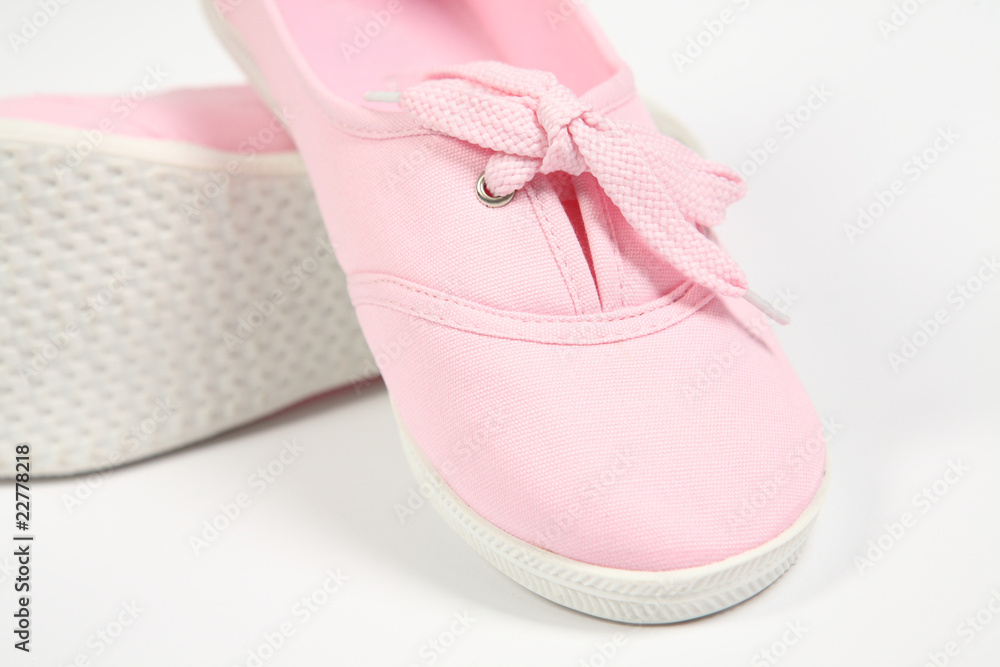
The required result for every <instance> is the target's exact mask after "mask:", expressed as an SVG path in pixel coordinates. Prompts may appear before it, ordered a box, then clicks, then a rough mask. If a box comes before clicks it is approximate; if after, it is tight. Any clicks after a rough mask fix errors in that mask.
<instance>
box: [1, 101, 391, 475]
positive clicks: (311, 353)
mask: <svg viewBox="0 0 1000 667" xmlns="http://www.w3.org/2000/svg"><path fill="white" fill-rule="evenodd" d="M95 136H96V135H95ZM92 139H93V137H92V138H91V139H87V138H86V137H85V136H84V135H83V133H82V132H81V131H80V130H76V129H68V128H63V127H57V126H51V125H43V124H36V123H31V122H26V121H17V120H3V121H0V267H2V272H0V294H2V299H3V301H2V304H0V378H2V380H0V383H2V384H0V425H2V428H0V438H2V440H3V442H0V476H2V477H10V476H12V474H13V472H14V448H13V446H12V445H13V443H16V442H28V443H31V445H32V449H31V451H32V461H31V469H32V474H33V475H41V476H53V475H68V474H73V473H81V472H87V471H93V470H100V469H104V468H108V467H111V466H114V465H119V464H122V463H126V462H129V461H134V460H137V459H142V458H146V457H150V456H153V455H156V454H160V453H163V452H166V451H169V450H171V449H175V448H177V447H181V446H184V445H188V444H191V443H194V442H197V441H200V440H203V439H205V438H208V437H210V436H212V435H215V434H218V433H220V432H223V431H226V430H229V429H232V428H234V427H237V426H240V425H243V424H246V423H248V422H252V421H254V420H256V419H260V418H262V417H265V416H267V415H269V414H272V413H274V412H276V411H279V410H281V409H282V408H285V407H287V406H290V405H292V404H294V403H296V402H299V401H301V400H303V399H306V398H309V397H311V396H315V395H317V394H320V393H323V392H326V391H329V390H331V389H334V388H338V387H343V386H346V385H351V384H354V383H358V382H360V381H363V380H366V379H368V378H371V377H374V376H376V375H377V374H378V371H377V368H376V366H375V363H374V361H373V360H372V357H371V354H370V353H369V351H368V348H367V345H366V344H365V341H364V338H363V336H362V334H361V330H360V328H359V325H358V322H357V319H356V317H355V315H354V310H353V308H352V306H351V304H350V302H349V300H348V296H347V289H346V281H345V277H344V274H343V272H342V271H341V269H340V267H339V266H338V264H337V261H336V258H335V257H334V255H333V251H332V249H331V248H330V246H329V242H328V241H327V235H326V230H325V228H324V226H323V223H322V220H321V218H320V214H319V211H318V209H317V206H316V202H315V197H314V195H313V192H312V188H311V185H310V183H309V179H308V177H307V175H306V173H305V169H304V167H303V165H302V162H301V159H300V158H299V157H298V155H297V154H296V153H276V154H260V155H256V156H254V157H248V156H244V155H237V154H232V153H224V152H218V151H213V150H208V149H203V148H199V147H196V146H191V145H187V144H176V143H170V142H165V141H158V140H146V139H137V138H129V137H122V136H110V135H109V136H104V137H103V138H102V139H101V140H100V141H99V142H98V143H97V144H96V145H95V143H94V142H93V141H92Z"/></svg>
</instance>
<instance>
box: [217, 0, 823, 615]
mask: <svg viewBox="0 0 1000 667" xmlns="http://www.w3.org/2000/svg"><path fill="white" fill-rule="evenodd" d="M207 4H208V5H209V6H208V9H209V16H210V17H211V20H212V22H213V24H214V25H215V26H216V28H217V30H218V32H219V34H220V36H221V37H222V39H223V41H224V42H225V43H226V44H227V45H228V46H229V48H230V50H231V51H232V52H233V53H234V55H235V56H236V58H237V59H238V60H239V61H240V62H241V63H242V65H243V66H244V67H245V69H246V70H247V72H248V73H249V75H250V76H251V79H252V80H253V81H254V82H255V84H256V85H257V87H258V89H259V90H260V91H261V93H262V95H263V96H264V97H265V98H266V99H268V100H270V101H271V103H272V104H273V105H276V106H277V107H279V108H285V109H289V110H292V111H293V112H294V113H293V116H294V117H293V119H292V121H291V124H290V129H291V133H292V136H293V137H294V139H295V141H296V144H297V145H298V146H299V149H300V151H301V153H302V156H303V159H304V161H305V164H306V166H307V168H308V170H309V173H310V175H311V177H312V179H313V182H314V184H315V186H316V191H317V196H318V201H319V205H320V208H321V210H322V212H323V217H324V219H325V220H326V222H327V227H328V230H329V233H330V236H331V238H332V239H333V243H334V247H336V248H337V254H338V257H339V259H340V261H341V264H342V266H343V267H344V269H345V271H346V273H347V275H348V287H349V291H350V295H351V299H352V301H353V303H354V304H355V306H356V307H357V309H358V315H359V320H360V322H361V325H362V329H363V331H364V333H365V337H366V338H367V340H368V342H369V344H370V346H371V348H372V350H373V351H374V352H375V353H376V354H379V352H380V351H390V350H392V351H395V354H394V356H393V357H392V361H391V363H388V364H386V365H384V366H383V367H382V371H383V377H384V378H385V381H386V384H387V385H388V387H389V391H390V394H391V397H392V401H393V404H394V406H395V408H396V411H397V416H398V420H399V425H400V430H401V433H402V437H403V441H404V446H405V449H406V452H407V454H408V456H409V459H410V461H411V464H412V466H413V469H414V471H415V473H416V475H417V477H418V479H419V480H420V482H421V483H422V485H424V487H425V489H426V493H427V494H428V495H430V496H431V498H432V500H433V502H434V504H435V505H436V507H437V508H438V510H439V511H440V512H441V513H442V514H443V515H444V517H445V518H446V519H447V521H448V522H449V523H450V524H451V525H452V526H453V527H454V528H455V529H456V530H457V531H458V532H459V533H460V534H461V535H462V536H463V537H464V538H465V539H466V540H467V541H468V542H469V543H470V544H471V545H472V546H473V547H474V548H475V549H476V550H477V551H478V552H479V553H480V554H481V555H482V556H484V557H485V558H486V559H487V560H489V561H490V562H491V563H493V564H494V565H495V566H497V567H498V568H499V569H501V570H502V571H503V572H504V573H505V574H507V575H508V576H510V577H511V578H513V579H515V580H516V581H518V582H519V583H521V584H523V585H524V586H526V587H528V588H529V589H531V590H533V591H535V592H537V593H539V594H540V595H542V596H544V597H546V598H549V599H550V600H554V601H556V602H558V603H560V604H563V605H566V606H568V607H571V608H573V609H577V610H580V611H583V612H586V613H588V614H593V615H596V616H601V617H604V618H609V619H614V620H619V621H627V622H635V623H663V622H672V621H680V620H685V619H689V618H694V617H697V616H702V615H705V614H709V613H712V612H714V611H717V610H719V609H723V608H725V607H728V606H730V605H733V604H736V603H737V602H740V601H742V600H744V599H746V598H748V597H750V596H752V595H754V594H755V593H757V592H758V591H760V590H761V589H762V588H764V587H765V586H767V585H768V584H770V583H771V582H773V581H774V580H775V579H776V578H777V577H779V576H780V575H781V574H782V573H783V572H784V571H785V570H786V569H787V568H788V567H789V566H790V565H791V563H792V562H793V561H794V560H795V558H796V556H797V555H798V553H799V550H800V548H801V546H802V544H803V542H804V540H805V538H806V535H807V534H808V532H809V529H810V528H811V526H812V524H813V522H814V520H815V518H816V515H817V513H818V511H819V507H820V505H821V504H822V499H823V491H824V488H825V479H826V476H825V446H824V443H823V437H822V433H821V428H820V423H819V421H818V419H817V416H816V414H815V411H814V409H813V407H812V406H811V404H810V401H809V399H808V397H807V396H806V394H805V392H804V391H803V389H802V387H801V385H800V383H799V381H798V380H797V378H796V376H795V373H794V372H793V370H792V369H791V367H790V365H789V363H788V361H787V359H786V358H785V357H784V355H783V354H782V353H781V351H780V349H779V347H778V345H777V343H776V341H775V338H774V336H773V335H772V333H771V332H770V330H769V328H768V327H767V326H766V325H765V324H764V315H763V314H762V312H761V311H762V310H764V311H769V312H770V315H771V316H773V317H775V318H780V314H779V313H775V312H773V309H771V308H770V307H769V306H768V304H766V302H764V301H763V300H761V299H759V298H756V297H754V296H753V295H752V294H751V293H749V292H748V291H747V285H746V278H745V277H744V275H743V272H742V271H741V270H740V268H739V266H738V265H737V264H736V263H735V262H734V261H733V259H732V258H730V257H729V256H728V255H727V254H726V253H725V252H724V251H723V250H722V249H721V248H720V247H719V246H718V245H716V243H715V242H714V241H713V239H712V238H711V237H710V236H709V234H708V231H707V229H708V228H709V227H711V226H713V225H715V224H717V223H719V222H721V221H722V219H723V217H724V214H725V210H726V207H727V206H728V205H729V204H730V203H732V202H734V201H736V200H737V199H739V198H740V197H741V196H742V195H743V192H744V184H743V183H742V181H741V180H740V179H739V178H738V177H737V175H736V174H735V173H734V172H732V171H731V170H729V169H727V168H725V167H722V166H720V165H718V164H715V163H712V162H709V161H707V160H704V159H702V158H699V157H698V156H697V155H696V154H694V153H693V152H692V151H690V150H689V149H687V148H685V147H683V146H682V145H680V144H679V143H678V142H676V141H672V140H670V139H667V138H665V137H663V136H660V135H659V134H657V133H656V132H654V131H653V130H652V123H651V121H650V118H649V116H648V114H647V113H646V111H645V110H644V108H643V107H642V105H641V104H640V102H639V101H638V99H637V97H636V94H635V90H634V86H633V82H632V77H631V74H630V72H629V70H628V68H627V67H626V66H625V65H624V64H623V63H622V62H621V61H620V60H619V58H618V57H617V56H616V55H615V54H614V52H613V51H612V49H611V48H610V47H609V46H608V44H607V43H606V41H605V39H604V38H603V37H602V36H601V34H600V32H599V31H598V30H597V28H596V27H595V26H594V25H593V23H592V21H591V19H590V18H589V16H588V14H587V13H586V11H585V10H583V9H580V10H578V11H577V12H576V13H574V14H572V15H571V16H569V17H567V20H566V22H564V23H562V24H560V25H558V26H552V25H550V23H549V20H548V17H547V15H546V13H545V11H544V7H543V6H542V5H541V4H540V3H538V2H534V1H531V0H514V1H513V2H504V3H497V2H486V1H485V0H461V1H455V2H448V3H444V2H420V3H418V2H406V1H403V0H401V1H399V2H396V1H395V0H394V1H393V2H390V3H388V4H385V3H384V1H383V0H378V1H375V0H372V1H366V0H340V1H336V2H331V1H330V0H217V2H208V3H207ZM380 91H381V92H380ZM366 99H367V100H368V101H367V102H366V101H365V100H366ZM414 165H416V168H414V167H413V166H414ZM723 357H725V358H726V359H727V366H728V370H727V372H726V373H724V374H722V375H721V376H720V375H718V374H716V375H715V376H713V377H714V378H715V379H714V380H713V382H712V383H709V386H705V385H704V383H701V384H699V385H698V386H699V391H698V392H694V393H692V392H690V391H686V389H687V388H689V387H690V386H692V385H693V384H695V383H697V382H698V381H699V378H701V377H702V375H703V374H704V371H705V369H707V368H710V367H711V366H713V365H714V364H716V363H717V362H718V360H719V359H720V358H723Z"/></svg>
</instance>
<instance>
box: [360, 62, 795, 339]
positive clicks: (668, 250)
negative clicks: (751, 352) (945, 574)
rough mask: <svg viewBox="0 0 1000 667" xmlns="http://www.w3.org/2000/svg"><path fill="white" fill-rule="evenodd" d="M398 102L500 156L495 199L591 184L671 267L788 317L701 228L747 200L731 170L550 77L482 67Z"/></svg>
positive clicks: (441, 74) (448, 74)
mask: <svg viewBox="0 0 1000 667" xmlns="http://www.w3.org/2000/svg"><path fill="white" fill-rule="evenodd" d="M366 97H367V99H369V100H373V101H384V102H398V103H399V104H400V106H401V107H402V108H403V109H404V110H405V111H406V112H407V113H409V114H410V115H411V116H412V117H413V118H414V119H415V120H416V121H417V123H418V124H420V126H421V127H424V128H426V129H429V130H434V131H436V132H441V133H442V134H446V135H448V136H451V137H455V138H456V139H461V140H463V141H467V142H470V143H473V144H476V145H478V146H482V147H483V148H487V149H490V150H492V151H495V154H494V155H493V156H492V157H491V158H490V160H489V162H488V163H487V165H486V174H485V179H486V187H487V188H488V190H489V194H491V195H493V196H495V197H503V196H505V195H509V194H511V193H513V192H515V191H517V190H519V189H520V188H522V187H524V185H525V184H527V183H528V182H529V181H531V179H532V178H534V177H535V175H536V174H538V173H542V174H551V173H553V172H558V171H561V172H565V173H567V174H570V175H573V176H579V175H580V174H582V173H584V172H589V173H590V174H592V175H593V176H594V177H595V178H596V179H597V181H598V183H599V184H600V185H601V188H602V189H603V190H604V192H605V193H606V194H607V196H608V198H609V199H610V200H611V201H612V202H613V203H614V204H615V205H616V206H617V207H618V209H619V210H620V211H621V213H622V216H623V217H624V218H625V220H627V221H628V223H629V224H630V225H632V227H634V228H635V230H636V231H637V232H638V233H639V235H640V236H641V237H642V238H643V239H644V240H645V241H646V243H648V244H649V246H650V247H651V248H653V249H654V250H655V251H656V252H657V254H658V255H659V256H660V257H662V258H663V259H664V260H665V261H667V262H669V263H670V264H671V265H672V266H674V267H675V268H676V269H677V270H678V271H680V272H681V273H682V274H684V275H685V276H686V277H688V278H690V279H691V280H693V281H694V282H697V283H698V284H700V285H703V286H705V287H706V288H708V289H710V290H712V291H714V292H716V293H717V294H721V295H725V296H732V297H743V298H745V299H747V300H748V301H749V302H750V303H752V304H753V305H754V306H756V307H757V308H758V309H760V310H761V311H762V312H764V313H765V314H767V315H768V316H769V317H771V318H772V319H774V320H775V321H777V322H779V323H781V324H786V323H787V322H788V319H787V317H785V316H784V315H783V314H782V313H780V312H777V311H775V309H774V308H773V307H772V306H771V305H770V304H769V303H768V302H767V301H765V300H764V299H762V298H760V297H759V296H757V295H756V294H754V293H753V292H750V291H749V290H748V289H747V280H746V276H745V274H744V273H743V270H742V269H741V268H740V267H739V265H738V264H737V263H736V262H735V261H734V260H733V259H732V258H731V257H730V256H729V255H728V254H727V253H726V252H725V251H724V250H723V249H722V248H721V247H719V245H717V244H716V243H714V242H713V241H712V240H711V239H709V238H708V237H707V236H705V234H703V233H702V232H701V230H700V229H699V226H702V227H712V226H714V225H717V224H719V223H720V222H722V221H723V220H724V219H725V214H726V208H727V207H728V206H729V205H730V204H732V203H733V202H735V201H737V200H739V199H740V198H742V197H743V195H744V194H746V183H745V182H744V181H743V179H741V178H740V176H739V175H738V174H737V173H736V172H735V171H733V170H732V169H729V168H728V167H726V166H724V165H721V164H718V163H716V162H712V161H711V160H706V159H704V158H702V157H700V156H699V155H697V154H696V153H695V152H694V151H692V150H691V149H690V148H688V147H687V146H684V145H683V144H681V143H680V142H678V141H676V140H674V139H672V138H670V137H667V136H664V135H662V134H659V133H658V132H655V131H652V130H649V129H646V128H644V127H640V126H638V125H635V124H633V123H628V122H624V121H619V120H614V119H611V118H607V117H605V116H602V115H600V114H598V113H597V112H596V111H594V110H593V108H591V107H590V106H588V105H587V104H585V103H584V102H583V101H581V100H580V99H579V98H578V97H577V96H576V95H575V94H574V93H573V91H572V90H570V89H569V88H567V87H566V86H564V85H562V84H560V83H559V81H558V80H557V79H556V77H555V75H553V74H551V73H549V72H542V71H537V70H527V69H521V68H518V67H513V66H511V65H507V64H504V63H500V62H492V61H487V62H478V63H472V64H470V65H464V66H458V67H454V68H450V69H446V70H441V71H438V72H434V73H432V74H430V75H429V76H428V77H427V78H426V79H425V80H424V81H423V82H421V83H419V84H416V85H415V86H412V87H410V88H407V89H406V90H404V91H402V92H401V93H371V94H369V95H368V96H366Z"/></svg>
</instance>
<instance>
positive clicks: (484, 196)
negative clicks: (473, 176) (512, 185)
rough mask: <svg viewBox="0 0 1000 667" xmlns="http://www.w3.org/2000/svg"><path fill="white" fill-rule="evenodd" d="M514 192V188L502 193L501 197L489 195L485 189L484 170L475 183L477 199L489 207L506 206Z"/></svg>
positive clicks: (515, 192)
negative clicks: (508, 192) (505, 193)
mask: <svg viewBox="0 0 1000 667" xmlns="http://www.w3.org/2000/svg"><path fill="white" fill-rule="evenodd" d="M516 194H517V191H516V190H515V191H514V192H511V193H510V194H507V195H504V196H503V197H494V196H493V195H491V194H490V193H489V192H487V191H486V172H483V175H482V176H480V177H479V182H477V183H476V195H477V196H478V197H479V201H481V202H483V204H484V205H485V206H489V207H490V208H500V207H501V206H506V205H507V204H509V203H510V200H511V199H513V198H514V195H516Z"/></svg>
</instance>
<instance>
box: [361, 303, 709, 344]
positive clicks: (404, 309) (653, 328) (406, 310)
mask: <svg viewBox="0 0 1000 667" xmlns="http://www.w3.org/2000/svg"><path fill="white" fill-rule="evenodd" d="M712 298H713V297H709V298H708V299H706V301H705V303H703V304H701V305H700V306H698V307H696V308H695V307H693V308H692V309H691V312H689V313H686V314H685V315H684V316H683V317H667V318H665V319H664V320H658V321H654V322H651V323H650V324H648V325H646V326H644V327H642V328H640V329H638V330H636V331H632V332H629V333H628V334H614V335H610V336H607V337H605V338H601V339H598V340H594V341H592V342H579V341H577V342H574V343H567V342H564V341H560V340H559V339H558V338H556V337H554V336H537V337H526V336H519V335H515V334H513V333H501V332H496V331H487V330H486V329H484V328H482V327H477V326H474V325H463V324H458V323H455V322H450V321H448V320H445V319H444V318H442V317H440V316H438V315H432V314H430V313H425V312H421V311H417V310H414V309H413V308H411V307H409V306H407V305H405V304H401V303H399V302H397V301H393V300H391V299H358V300H357V301H355V302H354V306H355V308H357V307H360V306H373V307H376V308H385V309H387V310H393V311H396V312H398V313H402V314H404V315H409V316H410V317H415V318H417V319H422V320H426V321H429V322H434V323H436V324H439V325H441V326H443V327H447V328H449V329H455V330H456V331H465V332H468V333H474V334H478V335H481V336H489V337H490V338H502V339H505V340H519V341H523V342H527V343H539V344H544V345H560V346H564V347H581V346H591V345H610V344H614V343H620V342H624V341H629V340H634V339H636V338H642V337H644V336H648V335H649V334H651V333H656V332H657V331H662V330H663V329H666V328H668V327H671V326H673V325H674V324H677V323H678V322H680V321H681V320H684V319H686V317H687V315H690V314H691V313H693V312H694V311H696V310H699V309H700V308H702V307H703V306H704V305H705V304H707V303H708V301H710V300H711V299H712ZM522 321H523V320H522Z"/></svg>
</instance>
